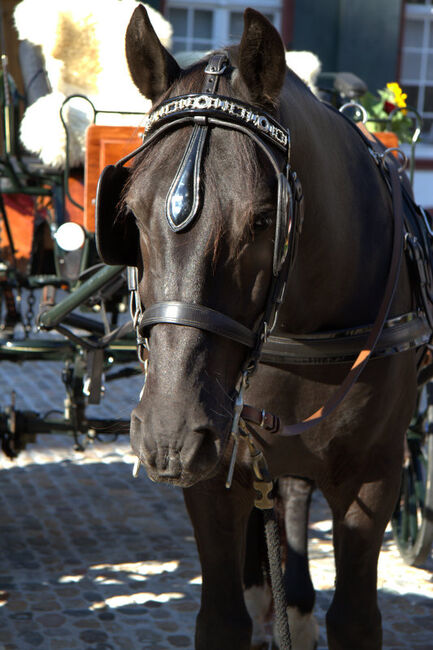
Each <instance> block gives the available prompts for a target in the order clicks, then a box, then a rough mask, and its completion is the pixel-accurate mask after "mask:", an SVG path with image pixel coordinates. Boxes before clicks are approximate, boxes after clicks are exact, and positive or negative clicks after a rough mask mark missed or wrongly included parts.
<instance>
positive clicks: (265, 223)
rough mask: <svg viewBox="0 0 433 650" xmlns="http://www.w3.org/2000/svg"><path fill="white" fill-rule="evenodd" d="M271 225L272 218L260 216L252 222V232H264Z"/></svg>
mask: <svg viewBox="0 0 433 650" xmlns="http://www.w3.org/2000/svg"><path fill="white" fill-rule="evenodd" d="M271 224H272V218H271V217H269V216H266V215H261V216H259V217H257V218H256V219H255V220H254V230H266V228H269V226H270V225H271Z"/></svg>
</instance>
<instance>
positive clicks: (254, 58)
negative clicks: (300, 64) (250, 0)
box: [239, 9, 286, 106]
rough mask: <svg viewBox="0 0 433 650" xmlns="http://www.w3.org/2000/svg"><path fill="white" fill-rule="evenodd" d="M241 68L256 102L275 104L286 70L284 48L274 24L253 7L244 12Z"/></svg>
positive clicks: (240, 54) (240, 55)
mask: <svg viewBox="0 0 433 650" xmlns="http://www.w3.org/2000/svg"><path fill="white" fill-rule="evenodd" d="M239 71H240V73H241V76H242V78H243V80H244V81H245V83H246V84H247V86H248V90H249V92H250V94H251V99H252V100H253V102H254V103H256V104H259V105H265V106H266V105H274V104H275V102H276V100H277V97H278V95H279V94H280V91H281V88H282V85H283V83H284V77H285V74H286V58H285V48H284V45H283V41H282V40H281V37H280V35H279V33H278V32H277V30H276V29H275V27H274V26H273V25H272V24H271V23H270V22H269V20H268V19H267V18H265V17H264V16H263V15H262V14H260V13H259V12H258V11H255V10H254V9H245V12H244V33H243V35H242V40H241V43H240V46H239Z"/></svg>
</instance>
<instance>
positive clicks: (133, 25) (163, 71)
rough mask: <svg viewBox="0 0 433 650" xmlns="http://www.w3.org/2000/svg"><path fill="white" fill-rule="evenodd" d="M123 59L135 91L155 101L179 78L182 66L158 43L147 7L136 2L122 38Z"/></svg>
mask: <svg viewBox="0 0 433 650" xmlns="http://www.w3.org/2000/svg"><path fill="white" fill-rule="evenodd" d="M125 50H126V59H127V61H128V66H129V71H130V73H131V77H132V80H133V81H134V83H135V85H136V86H137V88H138V90H139V91H140V92H141V93H142V94H143V95H144V96H145V97H147V98H148V99H150V100H151V101H152V102H154V101H155V100H156V99H157V98H158V97H159V96H160V95H162V93H163V92H165V91H166V90H167V88H169V87H170V86H171V84H172V83H173V82H174V81H175V80H176V79H177V78H178V77H179V75H180V73H181V68H180V67H179V66H178V64H177V63H176V61H175V59H174V58H173V57H172V56H171V54H170V53H169V52H168V51H167V50H166V49H165V47H164V46H163V45H162V44H161V42H160V40H159V38H158V36H157V35H156V33H155V30H154V29H153V27H152V23H151V22H150V20H149V16H148V15H147V11H146V9H145V8H144V7H143V5H141V4H140V5H138V7H137V8H136V9H135V10H134V13H133V14H132V16H131V20H130V21H129V25H128V27H127V30H126V38H125Z"/></svg>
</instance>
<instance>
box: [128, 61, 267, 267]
mask: <svg viewBox="0 0 433 650" xmlns="http://www.w3.org/2000/svg"><path fill="white" fill-rule="evenodd" d="M206 62H207V58H206V59H204V60H202V61H199V62H198V63H195V64H194V65H192V66H190V67H189V68H187V69H186V70H184V71H183V72H182V75H181V76H180V78H179V79H178V80H177V81H176V82H175V83H174V84H173V85H172V86H171V87H170V88H169V90H168V91H167V92H166V93H164V95H163V96H162V97H160V98H159V100H158V102H157V103H156V104H155V106H154V107H153V110H155V109H157V108H158V106H159V105H160V104H161V103H162V102H163V101H165V100H166V99H168V98H170V97H176V96H180V95H186V94H190V93H197V92H200V91H201V89H202V87H203V83H204V78H205V74H204V69H205V66H206ZM232 80H233V83H232ZM218 93H219V94H221V95H226V96H229V97H233V98H235V99H241V100H243V101H248V99H249V97H248V93H247V89H246V86H245V84H243V83H242V80H241V79H239V75H238V74H237V69H236V68H233V70H232V72H231V74H229V75H227V76H226V75H223V76H221V78H220V80H219V86H218ZM190 128H191V127H184V128H178V129H174V130H173V131H171V132H170V133H169V134H168V135H164V136H163V137H162V138H161V139H157V140H156V141H155V142H154V143H153V144H151V145H150V146H149V147H148V148H147V149H146V150H145V151H144V152H143V153H142V154H140V155H138V156H137V158H136V160H135V161H134V164H133V167H132V173H131V175H130V179H129V181H128V183H127V185H126V187H125V190H124V192H123V198H122V203H123V205H124V204H125V203H127V202H128V195H130V191H131V188H133V187H134V186H135V185H136V184H137V186H138V184H140V182H142V179H143V178H146V176H147V175H148V174H149V175H152V176H154V177H155V178H158V177H166V176H167V159H168V158H170V159H171V158H172V157H173V152H177V151H182V152H183V151H184V150H185V147H186V144H187V141H188V138H189V134H190ZM228 154H229V160H227V157H228ZM179 162H180V159H179ZM147 182H148V181H146V183H147ZM170 182H171V179H170ZM264 182H265V181H264V174H263V161H262V160H260V161H259V158H258V152H257V150H256V146H255V145H254V144H253V142H252V141H251V140H250V138H249V137H248V136H246V135H244V134H242V133H239V132H237V131H235V130H234V129H230V130H228V129H224V130H223V129H220V128H211V135H210V138H209V141H208V145H207V150H206V154H205V158H204V165H203V174H202V187H201V192H202V193H204V194H203V196H204V199H205V206H203V205H202V209H203V207H205V209H207V210H210V211H211V212H212V226H211V229H210V231H209V240H208V245H209V246H211V247H212V249H213V259H214V261H215V259H216V257H217V254H218V250H219V246H220V243H221V240H222V238H223V237H224V241H225V243H226V245H227V246H228V254H229V256H230V257H231V256H236V254H237V252H238V250H239V248H240V247H241V246H242V243H243V242H244V241H245V238H246V237H248V235H249V234H251V231H252V227H253V222H254V216H255V215H256V214H257V213H258V212H263V211H264V210H263V201H262V197H261V194H263V192H260V191H259V188H263V184H264ZM151 185H152V183H151V182H150V184H149V187H150V186H151ZM236 188H240V189H239V191H237V192H236V193H237V194H239V197H241V199H240V200H239V201H237V205H236V209H235V211H234V212H230V213H228V211H227V209H226V207H225V206H224V200H225V199H226V197H228V196H231V195H233V192H234V190H236ZM137 216H138V217H139V218H140V215H137Z"/></svg>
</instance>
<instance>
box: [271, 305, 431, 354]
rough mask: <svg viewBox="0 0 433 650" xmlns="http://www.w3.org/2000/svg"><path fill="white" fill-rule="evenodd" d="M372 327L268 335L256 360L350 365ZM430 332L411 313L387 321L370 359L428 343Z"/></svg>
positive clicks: (428, 327) (419, 317)
mask: <svg viewBox="0 0 433 650" xmlns="http://www.w3.org/2000/svg"><path fill="white" fill-rule="evenodd" d="M371 330H372V326H367V327H359V328H353V327H352V328H350V329H347V330H335V331H330V332H321V333H320V334H311V335H302V336H270V337H269V338H268V340H267V341H266V343H265V344H264V345H263V348H262V354H261V356H260V361H262V362H264V363H276V364H280V365H318V364H331V363H332V364H334V363H349V362H352V361H353V360H354V359H355V357H356V356H357V354H358V353H359V350H360V349H361V348H362V345H363V344H364V343H365V342H366V340H367V337H368V335H369V334H370V332H371ZM430 337H431V329H430V326H429V323H428V322H427V319H426V317H425V316H424V315H421V314H420V315H418V314H416V313H414V312H410V313H408V314H403V315H402V316H399V317H396V318H391V319H390V320H388V321H387V322H386V323H385V326H384V329H383V332H382V334H381V336H380V338H379V340H378V342H377V344H376V346H375V348H374V351H373V352H372V355H371V358H372V359H375V358H378V357H384V356H389V355H391V354H396V353H398V352H404V351H406V350H411V349H412V348H415V347H419V346H421V345H425V344H426V343H428V341H429V340H430Z"/></svg>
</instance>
